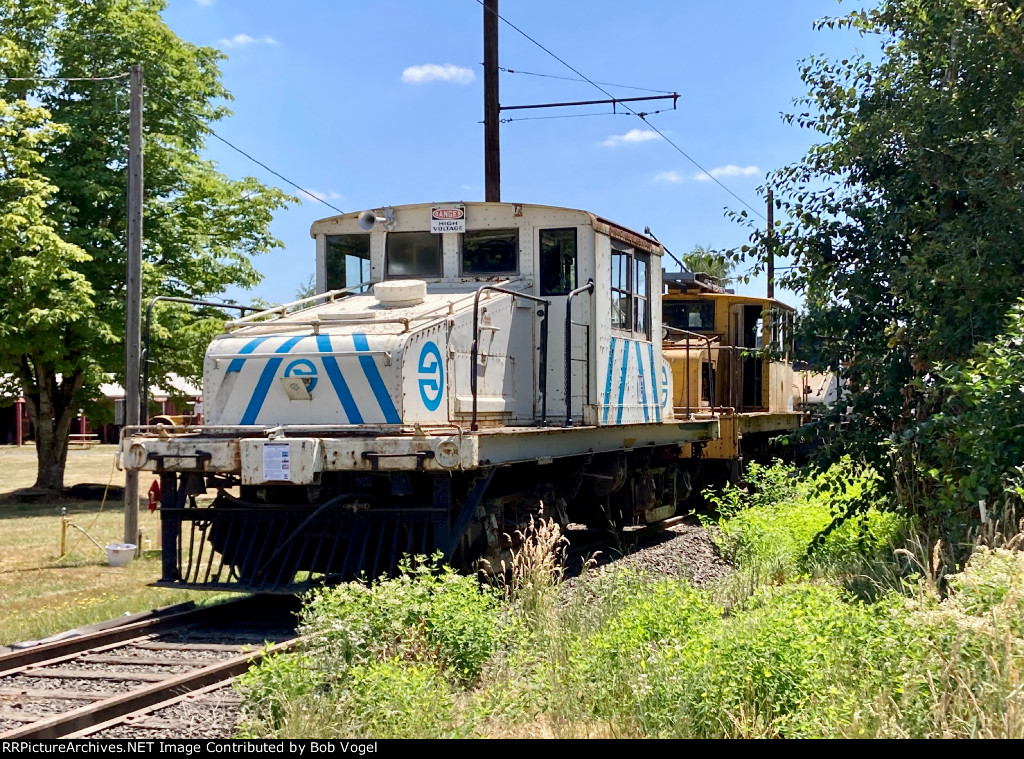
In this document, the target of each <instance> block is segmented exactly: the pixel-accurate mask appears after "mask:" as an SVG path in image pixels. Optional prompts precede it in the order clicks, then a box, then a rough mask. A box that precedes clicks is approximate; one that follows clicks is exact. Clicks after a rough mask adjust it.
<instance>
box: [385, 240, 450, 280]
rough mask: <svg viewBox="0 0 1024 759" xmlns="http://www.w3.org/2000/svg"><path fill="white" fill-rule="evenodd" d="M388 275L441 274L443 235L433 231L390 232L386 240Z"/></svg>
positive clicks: (426, 275)
mask: <svg viewBox="0 0 1024 759" xmlns="http://www.w3.org/2000/svg"><path fill="white" fill-rule="evenodd" d="M385 260H386V273H387V274H386V275H387V277H389V278H391V279H397V278H400V277H417V278H419V277H423V278H429V277H440V276H441V235H435V234H433V233H431V232H389V233H388V236H387V240H386V241H385Z"/></svg>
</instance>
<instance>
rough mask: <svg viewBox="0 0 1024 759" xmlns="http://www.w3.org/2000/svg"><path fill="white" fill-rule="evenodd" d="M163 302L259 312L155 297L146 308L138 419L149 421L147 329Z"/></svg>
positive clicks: (230, 305)
mask: <svg viewBox="0 0 1024 759" xmlns="http://www.w3.org/2000/svg"><path fill="white" fill-rule="evenodd" d="M161 301H165V302H168V303H188V304H190V305H193V306H215V307H217V308H232V309H235V310H236V311H241V312H242V313H243V314H244V313H245V312H246V311H259V308H258V307H257V306H242V305H239V304H237V303H218V302H216V301H212V300H197V299H195V298H177V297H173V296H171V295H157V296H156V297H155V298H153V300H151V301H150V302H149V305H148V306H146V335H145V338H144V340H143V351H142V398H141V401H140V402H141V405H142V408H141V409H140V411H141V413H140V414H139V418H140V419H145V420H146V421H147V422H148V421H149V365H150V363H151V362H150V360H149V327H150V324H151V322H152V320H153V307H154V306H155V305H156V304H157V303H159V302H161Z"/></svg>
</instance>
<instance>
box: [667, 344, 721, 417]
mask: <svg viewBox="0 0 1024 759" xmlns="http://www.w3.org/2000/svg"><path fill="white" fill-rule="evenodd" d="M662 329H665V330H667V331H669V332H677V333H679V334H681V335H685V336H686V363H687V368H689V363H690V338H691V337H696V338H697V339H698V340H704V341H705V342H706V343H707V349H708V365H709V366H710V365H711V336H710V335H702V334H700V333H699V332H690V331H689V330H685V329H679V327H670V326H668V325H667V324H665V325H662ZM721 349H722V346H719V350H721ZM703 375H704V373H703V372H700V373H699V374H698V376H700V377H701V378H702V379H703ZM708 405H710V406H711V413H712V415H713V414H714V409H715V383H714V382H709V383H708ZM690 408H691V407H690V378H689V377H686V415H687V416H693V412H692V411H691V410H690Z"/></svg>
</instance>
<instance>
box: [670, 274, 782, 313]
mask: <svg viewBox="0 0 1024 759" xmlns="http://www.w3.org/2000/svg"><path fill="white" fill-rule="evenodd" d="M670 276H673V275H670ZM674 276H677V277H678V275H674ZM665 284H666V285H667V286H668V292H667V293H665V294H664V295H663V296H662V299H663V300H667V301H673V300H681V299H683V298H709V299H714V300H725V301H730V302H732V303H744V304H746V305H750V306H764V305H765V304H767V305H768V307H769V308H778V309H781V310H783V311H794V312H795V311H796V309H795V308H793V306H790V305H789V304H788V303H783V302H782V301H781V300H777V299H775V298H762V297H760V296H757V295H737V294H736V293H734V292H730V291H728V290H722V289H721V288H719V289H717V290H715V289H711V288H708V287H706V286H703V284H702V283H700V282H697V283H695V284H694V283H690V282H681V281H679V280H678V279H676V280H673V279H669V278H668V277H666V279H665Z"/></svg>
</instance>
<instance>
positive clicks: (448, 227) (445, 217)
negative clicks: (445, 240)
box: [430, 206, 466, 235]
mask: <svg viewBox="0 0 1024 759" xmlns="http://www.w3.org/2000/svg"><path fill="white" fill-rule="evenodd" d="M430 231H431V232H433V233H434V234H435V235H440V234H444V233H445V232H465V231H466V207H465V206H434V207H433V208H431V209H430Z"/></svg>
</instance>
